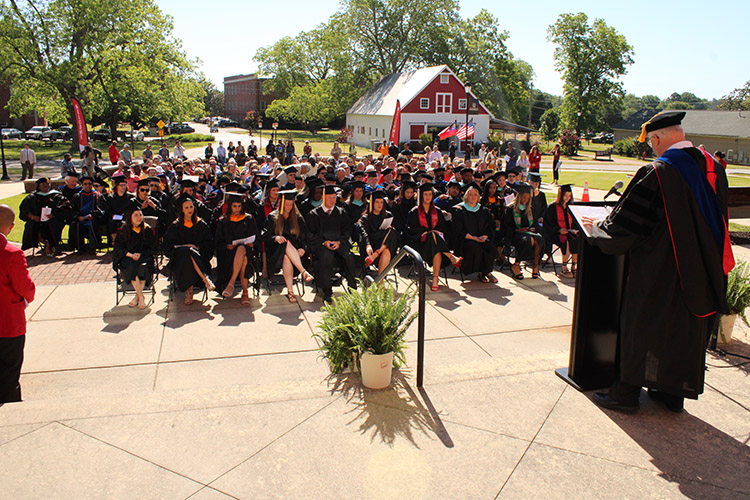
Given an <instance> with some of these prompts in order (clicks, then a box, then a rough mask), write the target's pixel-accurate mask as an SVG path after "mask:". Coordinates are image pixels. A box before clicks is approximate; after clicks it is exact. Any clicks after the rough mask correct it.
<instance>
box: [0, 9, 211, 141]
mask: <svg viewBox="0 0 750 500" xmlns="http://www.w3.org/2000/svg"><path fill="white" fill-rule="evenodd" d="M0 13H2V16H1V20H0V77H2V78H3V79H5V80H6V81H23V82H24V85H23V86H21V85H17V86H14V87H13V89H14V92H13V93H14V96H13V98H12V99H13V110H14V112H15V113H21V112H24V111H26V110H25V109H21V106H22V105H30V104H36V103H37V102H38V101H40V100H42V99H43V100H46V101H48V103H49V104H48V105H49V106H50V107H52V108H53V109H57V110H60V109H65V112H66V113H65V114H66V115H67V119H68V120H69V121H70V122H71V123H73V124H75V120H74V115H73V108H72V103H71V99H72V98H74V97H75V98H77V99H78V100H79V101H80V102H81V105H82V106H83V107H84V111H85V112H86V114H87V115H88V117H95V118H97V119H101V120H102V121H106V122H107V123H108V124H110V126H112V125H113V123H116V120H121V119H127V120H129V121H131V122H133V123H134V124H142V123H144V122H145V121H147V120H150V119H151V118H152V116H153V115H154V114H155V113H158V114H161V115H164V114H165V113H166V116H167V117H168V118H169V117H173V118H182V117H186V116H189V115H190V114H192V113H195V111H196V110H198V109H200V110H202V103H201V99H202V97H203V96H202V91H201V89H200V85H199V84H198V83H197V81H195V79H194V76H195V75H193V70H192V67H193V65H192V63H191V62H190V61H188V60H187V59H186V57H185V55H184V54H183V53H182V52H181V51H180V50H179V47H180V42H179V40H176V39H174V38H173V37H172V19H171V17H169V16H166V15H164V14H163V13H162V12H161V11H160V10H159V9H158V7H157V6H156V5H155V4H154V2H153V0H137V1H135V2H131V1H127V0H52V1H50V2H44V1H42V0H27V2H26V3H24V4H23V5H21V4H19V3H18V2H17V1H16V0H8V1H7V2H3V3H2V4H0ZM157 33H158V36H155V34H157ZM166 68H168V71H167V70H165V69H166ZM33 92H41V94H37V95H33V96H32V95H30V94H31V93H33ZM196 100H197V101H198V102H197V104H196V103H195V102H194V101H196ZM191 101H192V102H191ZM92 121H95V120H92ZM73 137H74V144H73V147H74V148H75V147H76V146H77V134H73Z"/></svg>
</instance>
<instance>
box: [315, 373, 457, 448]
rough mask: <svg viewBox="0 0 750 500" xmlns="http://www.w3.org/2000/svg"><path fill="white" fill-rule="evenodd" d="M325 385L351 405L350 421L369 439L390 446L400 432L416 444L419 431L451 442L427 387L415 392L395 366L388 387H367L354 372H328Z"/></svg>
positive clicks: (450, 443) (445, 441)
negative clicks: (376, 388) (377, 439)
mask: <svg viewBox="0 0 750 500" xmlns="http://www.w3.org/2000/svg"><path fill="white" fill-rule="evenodd" d="M328 385H329V388H330V392H331V393H332V394H333V393H337V392H338V393H341V394H342V395H343V396H344V397H345V398H346V400H347V402H348V403H350V404H353V405H354V407H353V408H352V409H351V410H349V412H348V413H351V414H352V415H353V418H352V420H351V421H350V424H357V425H358V426H359V433H360V434H362V435H370V440H371V441H374V440H375V439H376V438H378V437H379V438H380V440H381V441H382V442H383V443H386V444H387V445H389V446H392V445H393V444H394V442H395V441H396V439H397V438H398V437H399V436H400V437H402V438H405V439H407V440H409V442H411V444H412V445H413V446H414V447H416V448H419V446H418V445H417V443H416V440H415V438H414V435H415V433H418V432H421V433H423V434H425V435H435V436H436V437H437V438H438V439H440V441H441V442H442V443H443V445H444V446H445V447H446V448H453V446H454V445H453V440H452V439H451V437H450V435H449V434H448V431H447V430H446V429H445V426H444V425H443V422H442V420H441V419H440V415H439V413H438V412H437V411H436V410H435V407H434V406H433V405H432V402H431V401H430V398H429V397H428V396H427V393H426V391H425V390H424V389H419V395H418V394H417V393H416V392H415V391H414V389H413V388H412V387H411V385H410V384H409V382H408V381H407V379H406V377H405V375H404V374H403V373H401V372H400V371H398V370H395V371H394V372H393V378H392V383H391V385H390V387H388V388H387V389H381V390H371V389H366V388H365V387H363V386H362V384H361V383H360V378H359V374H357V373H344V374H331V375H330V376H329V377H328ZM420 396H421V400H420Z"/></svg>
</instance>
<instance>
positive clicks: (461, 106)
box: [458, 99, 466, 109]
mask: <svg viewBox="0 0 750 500" xmlns="http://www.w3.org/2000/svg"><path fill="white" fill-rule="evenodd" d="M458 109H466V99H459V100H458Z"/></svg>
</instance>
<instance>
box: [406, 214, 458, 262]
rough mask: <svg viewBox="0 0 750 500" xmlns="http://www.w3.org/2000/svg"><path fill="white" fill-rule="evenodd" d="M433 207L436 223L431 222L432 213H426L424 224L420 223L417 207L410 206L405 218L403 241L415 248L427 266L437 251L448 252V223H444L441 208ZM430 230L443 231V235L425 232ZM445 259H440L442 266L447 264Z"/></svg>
mask: <svg viewBox="0 0 750 500" xmlns="http://www.w3.org/2000/svg"><path fill="white" fill-rule="evenodd" d="M433 209H434V210H435V212H436V213H437V223H436V224H433V223H432V215H431V214H426V216H425V225H422V223H421V222H420V220H419V207H414V208H412V209H411V211H410V212H409V215H408V216H407V218H406V233H405V238H406V241H405V243H406V244H407V245H409V246H411V247H412V248H414V249H415V250H417V251H418V252H419V253H420V254H421V255H422V259H424V261H425V262H426V263H427V265H428V266H432V259H433V258H434V257H435V255H437V254H438V253H441V252H450V248H449V247H448V241H447V238H448V235H447V233H448V225H447V224H446V223H445V217H443V212H442V211H441V210H439V209H437V208H435V207H433ZM432 230H436V231H439V232H441V233H443V237H442V238H441V237H440V236H438V235H437V234H435V233H428V232H427V231H432ZM446 261H447V259H443V260H442V265H443V266H445V265H447V262H446Z"/></svg>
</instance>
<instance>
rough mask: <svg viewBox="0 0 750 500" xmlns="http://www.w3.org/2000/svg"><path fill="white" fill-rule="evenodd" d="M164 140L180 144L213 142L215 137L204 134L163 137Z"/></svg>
mask: <svg viewBox="0 0 750 500" xmlns="http://www.w3.org/2000/svg"><path fill="white" fill-rule="evenodd" d="M165 139H166V140H168V141H180V142H214V140H215V137H214V136H212V135H206V134H174V135H170V136H167V137H165Z"/></svg>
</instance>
